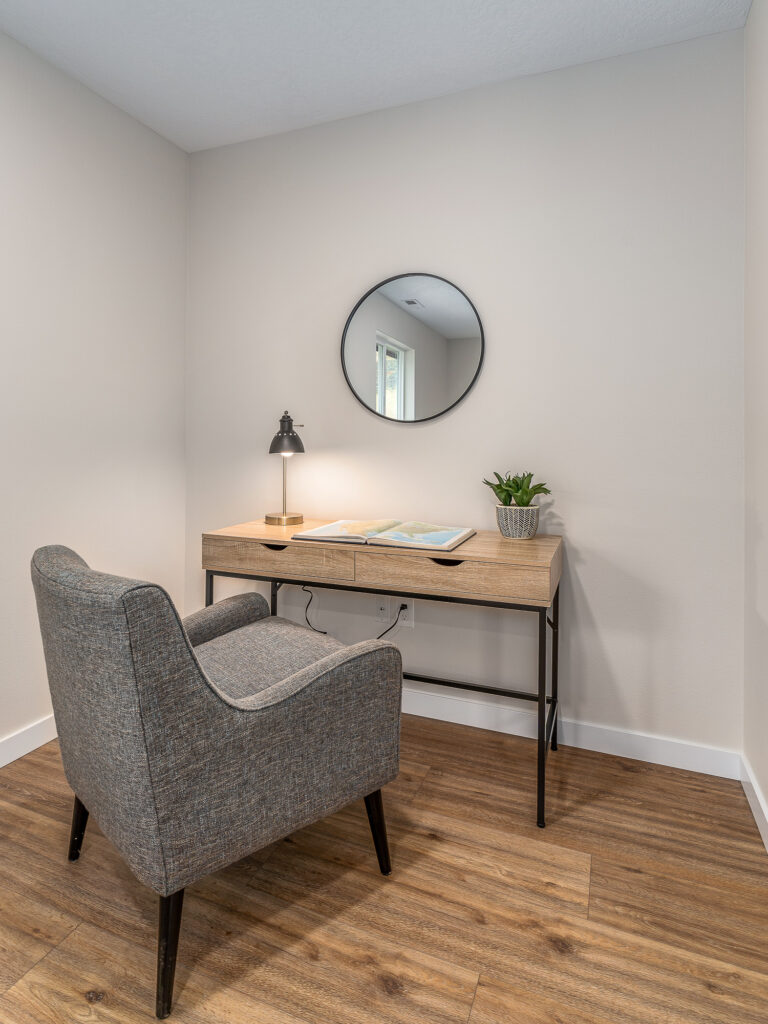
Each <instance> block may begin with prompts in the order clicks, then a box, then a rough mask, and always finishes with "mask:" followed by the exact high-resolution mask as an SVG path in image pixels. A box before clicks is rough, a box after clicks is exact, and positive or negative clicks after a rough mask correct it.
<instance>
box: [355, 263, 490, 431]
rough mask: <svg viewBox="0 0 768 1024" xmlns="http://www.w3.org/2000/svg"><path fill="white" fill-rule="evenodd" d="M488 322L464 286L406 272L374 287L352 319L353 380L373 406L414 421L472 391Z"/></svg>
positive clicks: (373, 409)
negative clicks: (484, 328) (482, 317)
mask: <svg viewBox="0 0 768 1024" xmlns="http://www.w3.org/2000/svg"><path fill="white" fill-rule="evenodd" d="M483 348H484V342H483V328H482V325H481V323H480V318H479V316H478V315H477V311H476V310H475V307H474V306H473V305H472V303H471V302H470V301H469V299H468V298H467V296H466V295H465V294H464V292H462V291H461V289H459V288H457V287H456V286H455V285H453V284H451V283H450V281H446V280H444V279H443V278H442V277H436V276H435V275H433V274H401V275H400V276H398V277H393V278H390V279H389V280H388V281H384V282H383V283H382V284H379V285H377V286H376V287H374V288H372V289H371V290H370V291H368V292H367V293H366V294H365V295H364V296H363V298H362V299H361V300H360V301H359V302H358V304H357V305H356V306H355V308H354V309H353V310H352V313H351V314H350V316H349V319H348V320H347V323H346V326H345V328H344V335H343V337H342V342H341V359H342V365H343V367H344V375H345V377H346V378H347V383H348V384H349V386H350V388H351V389H352V391H353V393H354V394H355V396H356V397H357V398H358V399H359V400H360V401H361V402H362V403H363V405H365V406H366V407H367V408H368V409H370V410H371V412H375V413H377V414H378V415H379V416H383V417H385V418H386V419H390V420H401V421H403V422H416V421H419V420H429V419H432V418H433V417H435V416H439V415H440V414H441V413H444V412H446V411H447V410H448V409H450V408H451V407H452V406H454V405H456V403H457V402H458V401H460V399H462V398H463V397H464V395H466V393H467V392H468V391H469V389H470V388H471V387H472V385H473V384H474V382H475V379H476V378H477V375H478V373H479V372H480V366H481V364H482V361H483Z"/></svg>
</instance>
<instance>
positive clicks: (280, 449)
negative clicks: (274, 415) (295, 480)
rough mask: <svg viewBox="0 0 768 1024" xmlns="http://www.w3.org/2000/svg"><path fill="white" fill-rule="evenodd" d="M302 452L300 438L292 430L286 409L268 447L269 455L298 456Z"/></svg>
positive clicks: (290, 419) (291, 419)
mask: <svg viewBox="0 0 768 1024" xmlns="http://www.w3.org/2000/svg"><path fill="white" fill-rule="evenodd" d="M299 426H301V424H299ZM303 451H304V445H303V443H302V440H301V438H300V437H299V435H298V434H297V433H296V431H295V430H294V429H293V418H292V417H291V416H290V415H289V413H288V410H287V409H286V410H285V412H284V413H283V415H282V416H281V417H280V429H279V430H278V432H277V433H276V434H275V436H274V437H273V438H272V444H271V445H270V446H269V454H270V455H298V454H299V453H300V452H303Z"/></svg>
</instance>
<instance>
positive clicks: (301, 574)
mask: <svg viewBox="0 0 768 1024" xmlns="http://www.w3.org/2000/svg"><path fill="white" fill-rule="evenodd" d="M327 522H329V520H324V519H308V520H306V521H305V522H304V523H303V524H302V525H301V526H298V527H297V526H287V527H286V526H267V525H266V524H265V523H264V521H263V520H254V521H253V522H248V523H239V524H238V525H236V526H227V527H224V528H223V529H220V530H213V531H211V532H208V533H204V534H203V568H204V569H207V570H212V571H214V572H216V571H218V572H231V573H251V574H253V575H254V576H255V577H261V578H276V579H284V580H290V579H292V578H293V579H296V580H301V581H302V582H309V581H316V582H317V583H325V584H326V585H328V586H333V585H334V582H335V583H336V585H337V586H339V587H347V588H350V589H352V588H354V589H356V590H386V589H391V590H393V591H398V590H399V591H408V592H412V593H415V594H422V595H423V596H424V597H428V596H429V595H430V594H434V595H435V596H436V597H443V598H446V597H449V598H452V599H453V600H462V599H465V600H469V601H481V600H485V601H493V602H499V603H503V604H525V605H531V606H536V607H549V605H550V604H551V603H552V599H553V597H554V594H555V592H556V590H557V586H558V583H559V582H560V574H561V571H562V550H563V542H562V537H559V536H556V535H553V534H539V535H538V536H536V537H534V538H533V539H532V540H510V539H507V538H505V537H502V536H501V534H500V533H498V531H492V530H480V531H478V532H477V533H476V534H475V535H474V536H473V537H470V538H469V540H466V541H464V543H463V544H460V545H459V547H457V548H454V550H453V551H426V550H424V549H423V548H403V547H394V546H388V545H376V544H350V543H346V542H342V543H339V542H337V541H316V540H312V541H307V540H293V539H292V538H293V534H294V533H298V532H300V531H302V530H309V529H312V528H314V527H316V526H322V525H325V524H326V523H327Z"/></svg>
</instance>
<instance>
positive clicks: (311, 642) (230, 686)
mask: <svg viewBox="0 0 768 1024" xmlns="http://www.w3.org/2000/svg"><path fill="white" fill-rule="evenodd" d="M341 647H344V644H342V643H341V642H340V641H338V640H334V639H333V637H330V636H323V635H321V634H320V633H315V632H314V631H313V630H311V629H308V628H307V627H306V626H299V625H297V624H296V623H295V622H289V621H288V619H281V618H279V617H278V616H276V615H272V616H270V617H269V618H266V619H259V621H258V622H252V623H251V624H250V625H248V626H242V627H241V628H240V629H235V630H233V631H232V632H230V633H225V634H224V635H223V636H218V637H216V638H215V639H213V640H209V641H207V643H204V644H200V645H199V646H198V647H196V648H195V654H196V656H197V659H198V661H199V662H200V665H201V666H202V669H203V671H204V672H205V674H206V675H207V676H208V679H209V680H210V681H211V683H212V684H213V685H214V686H215V687H216V688H217V689H218V690H220V691H221V693H223V694H224V695H225V696H227V697H229V698H230V699H232V700H240V699H242V698H243V697H250V696H252V694H254V693H259V692H260V691H261V690H266V689H267V687H269V686H273V685H274V684H275V683H279V682H280V681H281V680H283V679H287V678H288V676H292V675H293V674H294V673H295V672H299V671H301V669H303V668H307V666H308V665H312V664H313V663H314V662H316V661H319V660H320V659H321V658H325V657H327V656H328V655H329V654H333V653H334V651H338V650H339V648H341Z"/></svg>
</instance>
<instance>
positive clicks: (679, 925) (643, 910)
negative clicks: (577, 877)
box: [589, 857, 768, 1018]
mask: <svg viewBox="0 0 768 1024" xmlns="http://www.w3.org/2000/svg"><path fill="white" fill-rule="evenodd" d="M589 917H590V920H592V921H601V922H603V923H605V924H611V925H613V926H614V927H616V928H618V929H622V930H624V931H626V932H631V933H632V934H635V935H645V936H648V937H649V938H655V939H659V940H661V941H662V942H669V943H672V944H674V945H675V946H679V947H681V948H684V949H688V950H692V951H693V952H698V953H704V954H705V955H707V956H713V957H716V958H717V959H720V960H725V961H727V962H729V963H732V964H739V965H741V966H743V967H747V968H751V969H752V970H756V971H763V970H766V969H768V886H763V885H746V884H742V885H737V884H735V883H730V884H729V883H727V882H724V881H723V880H722V879H720V878H715V877H713V878H710V879H706V878H704V877H703V876H699V877H698V878H697V879H696V881H695V882H692V881H690V880H688V879H685V878H683V879H681V878H678V877H675V876H672V875H669V874H664V873H661V872H651V871H647V870H640V869H639V868H636V867H630V866H628V865H626V864H621V863H618V862H616V861H614V860H611V859H609V858H607V857H593V858H592V887H591V894H590V905H589ZM766 1017H767V1018H768V1010H767V1011H766Z"/></svg>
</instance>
